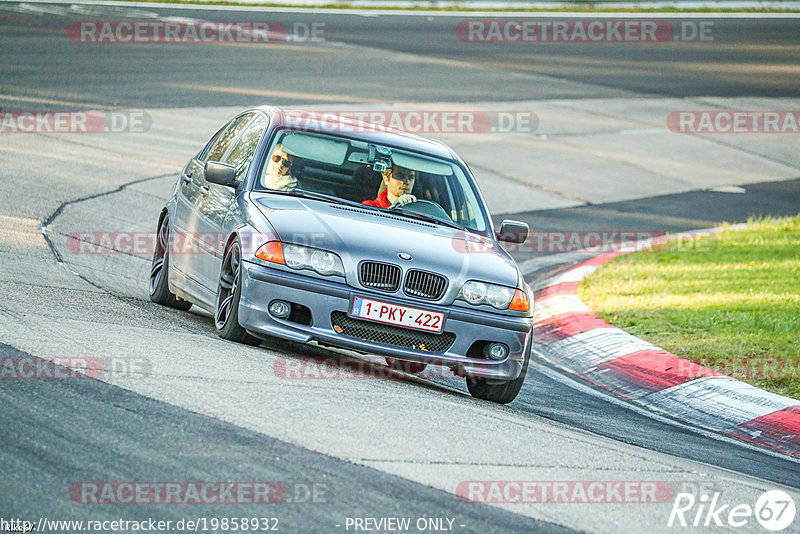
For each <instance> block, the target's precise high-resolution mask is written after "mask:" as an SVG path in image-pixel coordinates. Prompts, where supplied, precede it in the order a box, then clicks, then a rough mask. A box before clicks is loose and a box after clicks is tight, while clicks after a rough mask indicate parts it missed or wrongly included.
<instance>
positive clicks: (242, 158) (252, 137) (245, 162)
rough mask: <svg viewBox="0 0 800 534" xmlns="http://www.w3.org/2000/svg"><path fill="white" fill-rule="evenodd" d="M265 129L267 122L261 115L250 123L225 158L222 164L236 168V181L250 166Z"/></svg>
mask: <svg viewBox="0 0 800 534" xmlns="http://www.w3.org/2000/svg"><path fill="white" fill-rule="evenodd" d="M266 127H267V120H266V119H265V118H264V117H263V116H262V115H258V116H257V117H256V118H255V119H254V120H253V122H252V123H250V125H249V126H248V127H247V129H246V130H245V131H244V133H243V134H242V136H241V137H240V138H239V141H238V142H237V143H236V144H235V145H234V146H233V148H232V149H231V150H230V152H229V153H228V155H227V156H225V160H224V161H223V162H222V163H227V164H228V165H233V166H234V167H236V177H237V178H238V179H240V180H241V179H242V177H243V176H244V174H245V173H246V172H247V168H248V167H249V166H250V162H251V161H252V159H253V155H254V154H255V152H256V146H258V142H259V141H260V140H261V135H262V134H263V133H264V130H265V129H266Z"/></svg>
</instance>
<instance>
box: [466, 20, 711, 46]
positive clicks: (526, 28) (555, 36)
mask: <svg viewBox="0 0 800 534" xmlns="http://www.w3.org/2000/svg"><path fill="white" fill-rule="evenodd" d="M713 29H714V23H713V21H676V22H672V21H668V20H642V19H604V18H597V19H562V20H546V19H472V20H462V21H460V22H459V23H458V26H456V36H457V37H458V38H459V39H460V40H461V41H464V42H469V43H499V42H509V43H637V44H638V43H664V42H670V41H712V40H713Z"/></svg>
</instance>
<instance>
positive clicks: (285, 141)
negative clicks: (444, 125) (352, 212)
mask: <svg viewBox="0 0 800 534" xmlns="http://www.w3.org/2000/svg"><path fill="white" fill-rule="evenodd" d="M265 157H266V161H265V162H264V164H263V165H262V166H261V170H260V173H259V176H258V179H257V181H256V184H255V190H258V191H275V192H281V193H283V194H296V195H298V196H305V197H307V198H319V199H326V200H333V201H336V200H343V201H348V202H350V203H357V204H362V203H364V202H367V204H364V206H365V207H369V206H371V209H391V210H392V211H393V213H396V214H397V215H399V216H407V217H410V218H417V219H424V220H426V221H430V222H434V223H438V224H442V225H446V226H451V227H455V228H463V229H465V230H469V231H473V232H478V233H483V234H485V233H486V232H487V219H486V216H485V214H484V212H483V209H482V205H481V203H480V202H479V201H478V199H477V197H476V195H475V192H474V190H473V186H472V184H471V183H470V178H469V177H468V176H467V175H466V174H465V172H464V171H463V170H462V169H461V167H460V166H458V165H456V164H453V163H451V162H449V161H446V160H442V159H438V158H434V157H430V156H423V155H420V154H417V153H414V152H409V151H406V150H401V149H397V148H394V147H390V146H383V145H376V144H373V143H368V142H366V141H359V140H354V139H348V138H344V137H339V136H334V135H327V134H320V133H309V132H298V131H292V130H285V131H281V132H279V133H278V135H277V136H276V138H275V140H274V141H273V143H272V145H271V146H270V147H269V149H268V150H267V152H266V156H265ZM404 195H413V197H414V198H413V199H411V198H409V197H405V198H402V197H404ZM398 199H400V200H399V201H398ZM393 201H396V202H393ZM392 204H394V205H392ZM390 206H391V207H390Z"/></svg>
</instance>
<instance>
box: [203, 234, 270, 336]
mask: <svg viewBox="0 0 800 534" xmlns="http://www.w3.org/2000/svg"><path fill="white" fill-rule="evenodd" d="M241 280H242V246H241V244H240V243H239V238H238V237H237V238H236V239H235V240H234V241H233V242H232V243H231V244H230V246H229V247H228V248H227V249H226V250H225V256H224V257H223V259H222V268H221V269H220V272H219V283H218V285H217V299H216V302H215V303H214V326H216V328H217V334H218V335H219V337H221V338H222V339H227V340H229V341H235V342H237V343H244V344H245V345H259V344H260V343H261V340H260V339H259V338H257V337H255V336H252V335H250V334H249V333H248V332H247V330H245V329H244V328H242V326H241V325H240V324H239V301H240V300H241V297H242V284H241Z"/></svg>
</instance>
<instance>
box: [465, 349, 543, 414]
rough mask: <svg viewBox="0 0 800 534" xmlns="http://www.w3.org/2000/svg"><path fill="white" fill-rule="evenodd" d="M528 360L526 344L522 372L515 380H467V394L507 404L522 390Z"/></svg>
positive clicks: (528, 353) (529, 355) (528, 354)
mask: <svg viewBox="0 0 800 534" xmlns="http://www.w3.org/2000/svg"><path fill="white" fill-rule="evenodd" d="M530 359H531V348H530V342H528V349H527V354H526V355H525V362H524V363H523V364H522V370H521V371H520V372H519V376H518V377H517V378H516V379H514V380H502V381H501V380H496V379H486V378H467V389H468V390H469V394H470V395H472V396H473V397H475V398H477V399H483V400H488V401H492V402H497V403H499V404H508V403H509V402H511V401H513V400H514V399H516V398H517V395H519V391H520V390H521V389H522V384H523V382H525V375H526V373H527V372H528V362H529V361H530ZM490 380H491V382H490Z"/></svg>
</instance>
